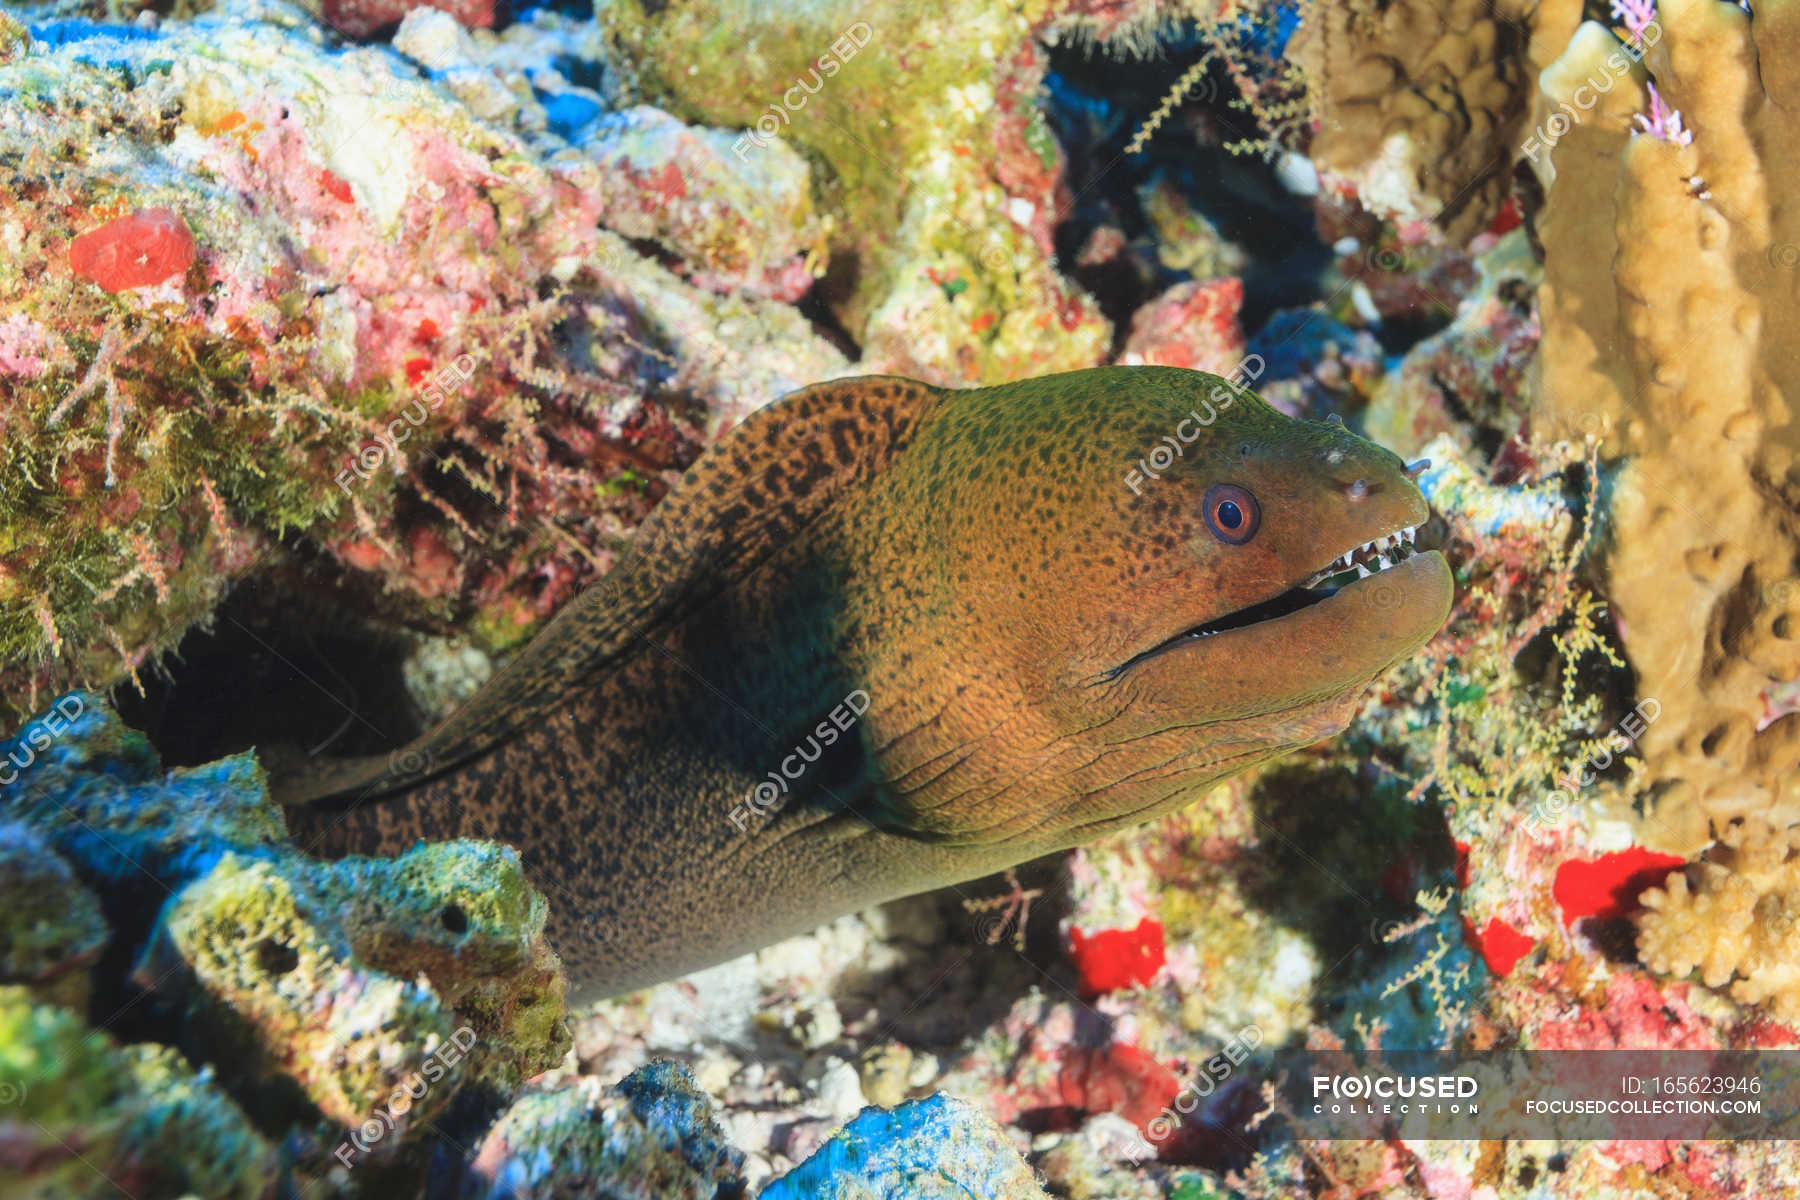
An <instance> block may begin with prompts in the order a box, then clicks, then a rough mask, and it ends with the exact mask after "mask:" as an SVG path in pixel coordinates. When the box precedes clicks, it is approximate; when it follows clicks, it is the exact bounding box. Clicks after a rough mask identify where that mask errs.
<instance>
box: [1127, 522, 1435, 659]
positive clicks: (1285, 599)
mask: <svg viewBox="0 0 1800 1200" xmlns="http://www.w3.org/2000/svg"><path fill="white" fill-rule="evenodd" d="M1418 531H1419V526H1418V525H1408V526H1406V527H1404V528H1401V529H1396V530H1393V531H1392V532H1390V533H1387V534H1383V535H1382V536H1380V537H1375V538H1371V539H1369V540H1368V541H1366V542H1364V543H1362V544H1361V545H1359V546H1352V547H1351V548H1350V549H1348V550H1346V551H1344V552H1343V553H1342V554H1340V555H1338V557H1337V558H1335V559H1333V560H1332V561H1331V562H1329V563H1327V564H1326V565H1325V566H1323V567H1321V568H1319V569H1318V570H1317V571H1314V572H1313V573H1312V574H1311V575H1308V576H1307V577H1306V578H1305V579H1304V580H1302V581H1300V582H1298V583H1295V584H1293V585H1292V586H1290V587H1288V588H1286V589H1284V590H1282V591H1280V592H1277V593H1275V594H1274V595H1272V596H1269V597H1267V598H1266V599H1263V600H1259V601H1257V602H1256V603H1255V604H1251V605H1247V606H1246V607H1244V608H1240V609H1237V610H1235V611H1233V612H1229V613H1225V614H1224V615H1222V616H1219V617H1215V618H1213V619H1212V620H1210V621H1205V622H1202V623H1201V624H1199V625H1195V626H1193V627H1192V628H1190V629H1186V630H1183V631H1182V632H1181V633H1178V634H1176V635H1175V636H1174V637H1172V638H1168V639H1166V640H1164V641H1162V642H1160V643H1158V644H1157V645H1155V646H1152V647H1150V649H1148V650H1145V651H1144V652H1143V653H1141V654H1138V655H1136V656H1135V657H1133V658H1131V659H1130V660H1128V661H1126V662H1125V663H1122V664H1121V665H1119V666H1118V667H1115V668H1114V669H1113V670H1112V672H1111V673H1110V674H1111V675H1112V676H1113V677H1115V678H1116V677H1117V676H1119V675H1121V674H1123V673H1124V672H1126V671H1128V670H1130V669H1131V668H1132V667H1134V666H1137V665H1138V664H1139V663H1141V662H1143V661H1144V660H1146V659H1150V658H1154V657H1156V656H1157V655H1160V654H1164V653H1167V652H1168V651H1170V650H1174V649H1177V648H1178V647H1181V646H1184V645H1190V644H1193V643H1196V642H1199V641H1201V640H1203V639H1206V638H1216V637H1222V636H1225V635H1227V634H1229V633H1231V632H1232V631H1233V630H1237V629H1243V628H1246V627H1249V626H1253V625H1261V624H1264V623H1266V622H1270V621H1278V620H1280V619H1281V618H1283V617H1286V616H1290V615H1292V614H1293V613H1296V612H1300V611H1302V610H1304V609H1307V608H1311V607H1312V606H1313V605H1315V604H1318V603H1319V602H1320V601H1323V600H1327V599H1329V598H1330V597H1332V596H1335V595H1336V594H1337V593H1338V592H1339V591H1340V590H1342V589H1343V588H1345V587H1348V586H1350V585H1351V584H1353V583H1356V582H1358V581H1359V580H1363V579H1367V578H1369V577H1370V576H1372V575H1378V574H1380V573H1381V572H1383V571H1387V570H1390V569H1391V568H1393V567H1396V566H1398V565H1399V564H1401V563H1403V562H1405V561H1407V560H1408V559H1410V558H1411V557H1412V556H1413V555H1414V554H1415V553H1417V552H1418V550H1417V546H1416V544H1415V538H1416V537H1417V535H1418Z"/></svg>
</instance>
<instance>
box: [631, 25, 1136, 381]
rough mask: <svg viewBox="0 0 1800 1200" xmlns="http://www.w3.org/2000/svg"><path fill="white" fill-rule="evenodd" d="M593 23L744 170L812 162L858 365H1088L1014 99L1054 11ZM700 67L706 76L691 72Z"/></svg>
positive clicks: (939, 376)
mask: <svg viewBox="0 0 1800 1200" xmlns="http://www.w3.org/2000/svg"><path fill="white" fill-rule="evenodd" d="M597 16H598V18H599V19H600V20H601V21H603V22H604V23H605V25H606V27H607V29H608V31H609V33H610V34H611V35H612V36H613V37H614V38H615V39H616V40H617V43H618V45H619V47H620V53H621V55H622V56H623V57H625V58H627V59H628V60H629V61H630V63H631V65H632V68H633V70H634V71H635V72H636V75H637V84H638V86H639V88H641V89H642V90H643V92H644V94H645V95H647V96H648V97H650V98H651V99H653V100H655V101H657V102H659V103H662V104H663V105H664V106H665V107H669V108H671V109H672V111H674V112H675V113H676V114H677V115H680V116H683V117H686V118H689V119H692V120H698V121H702V122H705V123H708V124H715V125H725V126H736V127H742V128H743V129H744V130H745V133H744V134H743V136H742V137H741V138H740V139H738V142H737V143H736V145H735V147H734V150H735V152H736V153H738V154H739V155H741V156H742V157H744V158H751V157H754V156H756V155H759V154H763V153H767V152H768V151H769V150H770V149H771V148H773V146H774V145H775V144H776V143H786V142H792V143H793V144H795V145H797V146H799V147H801V148H803V149H804V150H805V151H806V152H808V153H809V154H810V155H813V156H816V157H817V159H819V160H821V161H822V162H823V164H824V166H825V168H826V174H825V176H824V178H823V179H822V180H821V183H823V184H824V186H825V188H826V194H827V196H828V197H829V205H830V208H831V210H832V212H833V213H834V214H835V215H836V216H837V219H836V221H835V222H834V224H833V227H832V230H831V232H830V234H829V235H828V238H827V241H828V243H829V247H830V257H829V265H828V263H827V261H826V259H825V257H824V256H823V255H821V256H820V258H819V261H818V268H819V269H822V270H824V271H825V272H826V285H827V288H828V291H829V293H830V294H831V295H832V296H833V298H834V307H835V309H836V311H837V314H838V316H839V319H840V320H841V321H842V322H843V324H844V326H845V328H847V329H848V330H849V331H850V333H851V336H852V337H853V338H855V340H856V341H857V342H858V344H859V345H861V346H862V348H863V365H864V366H865V367H867V368H868V369H870V370H876V371H892V372H896V373H901V374H908V375H914V376H916V377H919V378H922V379H926V380H929V381H932V382H940V383H947V384H959V385H967V384H975V383H998V382H1001V381H1003V380H1008V379H1015V378H1019V377H1021V376H1025V375H1034V374H1044V373H1047V372H1051V371H1057V370H1067V369H1071V368H1074V367H1082V366H1092V365H1095V364H1097V363H1099V362H1101V361H1103V359H1104V356H1105V353H1106V350H1107V344H1108V340H1109V338H1110V336H1111V330H1110V328H1109V326H1108V323H1107V322H1106V321H1105V320H1104V319H1103V318H1102V317H1100V315H1099V313H1098V312H1097V310H1096V308H1095V306H1094V304H1093V302H1092V301H1091V299H1088V298H1086V297H1084V296H1083V295H1082V294H1081V293H1080V292H1079V290H1077V289H1075V288H1073V287H1071V286H1070V285H1069V284H1068V283H1067V282H1066V281H1064V280H1063V279H1062V278H1061V277H1060V276H1059V275H1058V274H1057V272H1056V271H1055V270H1054V268H1053V265H1052V260H1053V256H1054V248H1053V245H1052V232H1053V226H1054V224H1055V223H1056V221H1057V220H1058V217H1059V214H1060V213H1062V212H1064V211H1066V209H1067V207H1068V204H1067V185H1066V184H1065V183H1064V181H1063V177H1062V175H1063V170H1062V154H1061V150H1060V148H1059V147H1058V145H1057V143H1056V141H1055V139H1054V138H1053V137H1051V136H1050V133H1049V131H1048V129H1047V128H1046V127H1045V125H1044V123H1043V119H1042V116H1041V114H1040V112H1039V111H1038V109H1037V108H1036V107H1035V106H1034V104H1033V103H1032V100H1033V96H1034V94H1035V92H1036V90H1037V89H1038V87H1039V85H1040V83H1041V81H1042V78H1043V74H1044V70H1045V63H1044V56H1043V52H1042V51H1041V50H1040V49H1039V48H1038V46H1037V45H1036V43H1035V42H1034V40H1033V36H1032V35H1033V33H1034V32H1035V28H1036V26H1037V25H1038V24H1039V23H1042V22H1045V21H1048V20H1051V19H1053V18H1054V17H1055V16H1056V13H1055V12H1054V10H1053V9H1052V10H1049V11H1045V12H1043V13H1041V14H1037V15H1036V16H1035V19H1034V17H1033V16H1031V15H1028V14H1027V13H1026V12H1025V11H1021V10H1018V9H1015V8H1013V7H1012V6H1008V5H989V6H977V7H975V8H969V7H967V6H961V7H959V6H955V5H949V4H943V3H932V4H928V5H923V6H914V7H912V8H909V9H908V10H907V11H906V14H905V16H904V18H903V20H902V19H895V20H893V21H892V22H890V23H882V22H879V21H878V22H874V23H871V21H870V20H869V19H867V16H868V15H867V13H866V12H865V10H864V9H862V8H859V7H858V6H855V5H851V4H841V3H834V4H821V5H805V6H792V7H788V8H783V9H779V10H769V9H756V10H752V9H733V8H725V9H714V8H711V7H708V6H703V5H668V6H652V5H648V4H646V5H642V6H639V5H638V4H636V3H634V2H627V3H619V4H609V5H605V6H603V7H602V8H601V9H600V10H599V12H598V14H597ZM896 18H898V14H896ZM726 47H729V50H726V49H725V48H726ZM699 58H705V59H706V60H707V61H708V62H709V63H711V64H712V66H713V69H711V70H708V71H705V72H693V71H689V70H688V69H687V68H688V65H689V64H690V63H692V62H694V61H696V60H697V59H699ZM809 105H810V108H809ZM996 218H998V219H996Z"/></svg>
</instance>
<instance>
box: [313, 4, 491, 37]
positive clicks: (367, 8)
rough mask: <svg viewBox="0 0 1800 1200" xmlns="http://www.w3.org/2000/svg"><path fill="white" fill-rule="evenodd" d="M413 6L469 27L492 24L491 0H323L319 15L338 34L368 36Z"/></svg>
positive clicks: (399, 17)
mask: <svg viewBox="0 0 1800 1200" xmlns="http://www.w3.org/2000/svg"><path fill="white" fill-rule="evenodd" d="M415 8H435V9H437V10H438V11H439V12H447V13H449V14H450V15H451V16H452V17H455V18H456V20H457V21H458V22H459V23H461V24H462V25H465V26H467V27H468V28H470V29H489V28H492V27H493V24H494V0H423V2H421V0H324V7H323V8H322V9H321V10H320V14H319V15H320V16H322V17H324V19H325V23H326V24H328V25H330V26H331V27H332V28H333V29H336V30H337V31H338V32H339V33H347V34H349V35H350V36H351V37H368V36H369V35H370V34H372V33H375V32H377V31H379V30H382V29H386V28H388V27H389V26H392V25H398V24H399V23H400V20H401V18H402V17H404V16H406V14H407V13H409V12H411V11H412V10H413V9H415Z"/></svg>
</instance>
